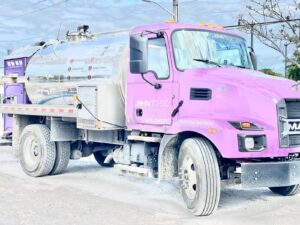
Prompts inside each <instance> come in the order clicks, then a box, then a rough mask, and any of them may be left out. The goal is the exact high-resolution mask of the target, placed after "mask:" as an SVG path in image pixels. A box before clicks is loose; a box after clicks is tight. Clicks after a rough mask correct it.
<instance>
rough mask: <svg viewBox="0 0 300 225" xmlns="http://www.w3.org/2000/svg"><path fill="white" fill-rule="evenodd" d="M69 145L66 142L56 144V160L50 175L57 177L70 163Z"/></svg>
mask: <svg viewBox="0 0 300 225" xmlns="http://www.w3.org/2000/svg"><path fill="white" fill-rule="evenodd" d="M70 148H71V147H70V143H69V142H67V141H59V142H56V159H55V163H54V166H53V169H52V171H51V172H50V174H51V175H57V174H60V173H62V172H64V171H65V170H66V168H67V166H68V164H69V161H70V155H71V150H70Z"/></svg>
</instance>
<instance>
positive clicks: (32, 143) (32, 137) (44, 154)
mask: <svg viewBox="0 0 300 225" xmlns="http://www.w3.org/2000/svg"><path fill="white" fill-rule="evenodd" d="M20 148H21V159H20V163H21V166H22V168H23V170H24V172H25V173H26V174H28V175H29V176H32V177H41V176H46V175H48V174H49V173H50V172H51V170H52V169H53V166H54V163H55V156H56V148H55V143H54V142H51V141H50V130H49V128H48V127H47V126H46V125H42V124H34V125H28V126H27V127H25V128H24V130H23V132H22V134H21V137H20Z"/></svg>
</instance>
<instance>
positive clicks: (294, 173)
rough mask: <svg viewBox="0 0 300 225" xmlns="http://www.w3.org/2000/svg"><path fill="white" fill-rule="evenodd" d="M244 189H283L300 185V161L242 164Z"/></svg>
mask: <svg viewBox="0 0 300 225" xmlns="http://www.w3.org/2000/svg"><path fill="white" fill-rule="evenodd" d="M241 168H242V173H241V183H242V186H243V187H246V188H247V187H251V188H252V187H282V186H290V185H295V184H300V160H294V161H285V162H265V163H242V164H241Z"/></svg>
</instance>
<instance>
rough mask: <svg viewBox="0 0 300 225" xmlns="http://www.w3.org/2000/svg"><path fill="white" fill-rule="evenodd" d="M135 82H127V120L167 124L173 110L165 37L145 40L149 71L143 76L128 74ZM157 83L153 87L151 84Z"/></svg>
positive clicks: (171, 85) (170, 120) (170, 121)
mask: <svg viewBox="0 0 300 225" xmlns="http://www.w3.org/2000/svg"><path fill="white" fill-rule="evenodd" d="M131 76H134V82H130V83H129V84H128V103H129V104H128V105H129V106H131V107H132V106H133V109H132V110H133V111H132V110H131V109H128V110H127V112H130V111H131V112H130V113H129V115H128V114H127V116H130V117H132V118H130V120H131V121H130V122H131V123H132V122H133V123H137V124H149V125H170V124H171V123H172V119H171V114H172V110H173V106H172V105H173V95H174V94H173V93H174V90H173V88H174V87H173V82H172V80H173V76H172V70H171V67H170V65H169V60H168V51H167V43H166V40H165V38H164V37H157V38H149V40H148V72H147V73H146V74H144V79H143V77H142V75H140V74H135V75H133V74H131ZM149 82H150V83H152V84H160V85H161V88H159V89H156V88H155V87H154V86H152V85H151V84H149Z"/></svg>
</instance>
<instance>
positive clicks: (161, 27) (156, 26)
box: [131, 22, 240, 37]
mask: <svg viewBox="0 0 300 225" xmlns="http://www.w3.org/2000/svg"><path fill="white" fill-rule="evenodd" d="M177 29H199V30H207V31H214V32H220V33H225V34H229V35H234V36H238V37H240V35H239V34H237V33H235V32H232V31H229V30H226V29H224V28H223V27H222V26H216V25H211V24H206V23H200V24H183V23H175V22H166V23H160V24H150V25H141V26H138V27H135V28H134V29H132V31H131V33H133V34H135V33H141V32H143V31H145V30H151V31H157V30H166V31H167V30H172V31H173V30H177Z"/></svg>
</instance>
